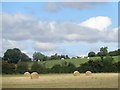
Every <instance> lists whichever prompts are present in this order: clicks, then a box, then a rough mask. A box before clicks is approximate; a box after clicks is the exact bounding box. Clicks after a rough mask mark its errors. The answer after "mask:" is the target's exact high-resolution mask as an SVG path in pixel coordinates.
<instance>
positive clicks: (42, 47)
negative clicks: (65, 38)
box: [33, 42, 57, 51]
mask: <svg viewBox="0 0 120 90" xmlns="http://www.w3.org/2000/svg"><path fill="white" fill-rule="evenodd" d="M33 48H34V49H35V50H36V51H51V50H55V49H56V48H57V47H56V46H55V45H53V44H52V43H43V42H35V43H34V45H33Z"/></svg>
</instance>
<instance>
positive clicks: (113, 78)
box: [2, 73, 118, 88]
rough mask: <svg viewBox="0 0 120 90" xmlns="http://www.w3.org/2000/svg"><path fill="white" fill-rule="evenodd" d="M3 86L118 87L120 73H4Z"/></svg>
mask: <svg viewBox="0 0 120 90" xmlns="http://www.w3.org/2000/svg"><path fill="white" fill-rule="evenodd" d="M2 81H3V84H2V86H3V88H117V87H118V73H95V74H94V73H93V74H92V76H86V75H85V74H81V75H80V76H77V77H75V76H73V74H40V78H39V79H30V78H25V77H24V76H23V75H3V77H2Z"/></svg>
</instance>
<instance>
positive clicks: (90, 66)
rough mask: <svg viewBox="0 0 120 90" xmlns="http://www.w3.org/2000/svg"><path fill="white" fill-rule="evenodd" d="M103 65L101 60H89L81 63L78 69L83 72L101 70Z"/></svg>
mask: <svg viewBox="0 0 120 90" xmlns="http://www.w3.org/2000/svg"><path fill="white" fill-rule="evenodd" d="M102 67H103V64H102V62H101V61H100V60H96V61H92V60H89V61H88V62H86V63H84V64H81V65H80V66H79V67H78V68H77V70H78V71H79V72H83V73H85V72H86V71H92V72H101V69H102Z"/></svg>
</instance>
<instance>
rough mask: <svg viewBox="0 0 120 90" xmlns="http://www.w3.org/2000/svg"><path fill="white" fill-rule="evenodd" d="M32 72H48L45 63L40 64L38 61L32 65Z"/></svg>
mask: <svg viewBox="0 0 120 90" xmlns="http://www.w3.org/2000/svg"><path fill="white" fill-rule="evenodd" d="M31 72H38V73H46V68H45V65H42V64H38V62H34V63H33V65H32V67H31Z"/></svg>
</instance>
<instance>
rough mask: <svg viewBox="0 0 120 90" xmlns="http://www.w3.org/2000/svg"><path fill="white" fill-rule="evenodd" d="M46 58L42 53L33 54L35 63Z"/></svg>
mask: <svg viewBox="0 0 120 90" xmlns="http://www.w3.org/2000/svg"><path fill="white" fill-rule="evenodd" d="M44 58H45V55H43V54H42V53H40V52H35V53H34V54H33V60H34V61H38V60H42V61H43V60H44Z"/></svg>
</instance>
